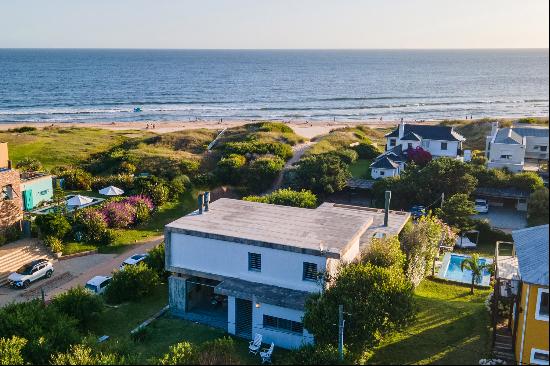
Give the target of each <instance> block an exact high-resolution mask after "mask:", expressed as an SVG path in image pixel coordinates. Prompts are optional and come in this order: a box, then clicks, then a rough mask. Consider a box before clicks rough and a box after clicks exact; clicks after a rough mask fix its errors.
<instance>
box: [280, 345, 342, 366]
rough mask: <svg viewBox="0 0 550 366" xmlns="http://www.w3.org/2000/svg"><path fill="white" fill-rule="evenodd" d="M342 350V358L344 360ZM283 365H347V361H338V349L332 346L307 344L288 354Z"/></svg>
mask: <svg viewBox="0 0 550 366" xmlns="http://www.w3.org/2000/svg"><path fill="white" fill-rule="evenodd" d="M345 355H346V353H345V350H344V358H345ZM284 364H285V365H348V364H351V363H350V362H349V361H348V362H346V361H340V356H339V355H338V348H337V347H335V346H334V345H332V344H315V345H314V344H307V345H304V346H302V347H300V348H298V349H297V350H293V351H291V352H290V355H289V356H287V357H286V359H285V362H284Z"/></svg>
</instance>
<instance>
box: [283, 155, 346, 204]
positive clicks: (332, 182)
mask: <svg viewBox="0 0 550 366" xmlns="http://www.w3.org/2000/svg"><path fill="white" fill-rule="evenodd" d="M350 177H351V173H350V172H349V166H348V165H347V164H346V163H344V162H343V161H342V159H340V158H339V157H338V156H336V155H334V154H330V153H328V154H319V155H312V156H307V157H305V158H303V159H301V160H300V161H298V163H297V168H296V169H295V170H294V171H293V172H292V176H291V177H290V182H289V183H290V186H291V188H293V189H295V190H302V189H307V190H310V191H312V192H313V193H315V194H317V195H321V196H323V195H328V194H332V193H334V192H339V191H341V190H343V189H344V188H345V187H346V184H347V181H348V179H349V178H350Z"/></svg>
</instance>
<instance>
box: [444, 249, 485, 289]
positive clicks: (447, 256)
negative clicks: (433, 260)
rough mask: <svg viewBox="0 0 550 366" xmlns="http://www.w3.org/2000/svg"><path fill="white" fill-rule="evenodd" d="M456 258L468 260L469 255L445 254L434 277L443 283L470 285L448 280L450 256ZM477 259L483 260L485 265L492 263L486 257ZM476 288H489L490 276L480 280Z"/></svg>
mask: <svg viewBox="0 0 550 366" xmlns="http://www.w3.org/2000/svg"><path fill="white" fill-rule="evenodd" d="M453 255H454V256H456V257H463V258H470V256H469V255H463V254H457V253H450V252H449V253H445V256H444V257H443V261H442V263H441V267H440V268H439V271H438V272H437V275H436V277H437V278H439V279H442V280H445V281H449V282H455V283H462V284H468V285H469V284H470V282H464V281H460V280H455V279H452V278H448V277H447V270H448V269H449V262H450V261H451V256H453ZM479 259H485V261H486V263H489V264H491V263H493V259H491V258H486V257H480V258H479ZM476 286H479V287H490V286H491V276H490V275H489V276H487V275H485V276H483V278H482V280H481V283H479V284H478V283H476Z"/></svg>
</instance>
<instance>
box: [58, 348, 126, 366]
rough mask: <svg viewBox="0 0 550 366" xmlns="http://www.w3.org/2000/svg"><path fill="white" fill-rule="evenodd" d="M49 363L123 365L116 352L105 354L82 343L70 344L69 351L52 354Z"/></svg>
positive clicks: (122, 359)
mask: <svg viewBox="0 0 550 366" xmlns="http://www.w3.org/2000/svg"><path fill="white" fill-rule="evenodd" d="M50 364H52V365H124V364H126V362H125V360H124V358H123V357H120V356H118V355H116V354H105V353H101V352H94V351H93V350H92V348H90V347H88V346H86V345H83V344H75V345H72V346H71V347H70V349H69V351H67V352H65V353H56V354H55V355H52V357H51V360H50Z"/></svg>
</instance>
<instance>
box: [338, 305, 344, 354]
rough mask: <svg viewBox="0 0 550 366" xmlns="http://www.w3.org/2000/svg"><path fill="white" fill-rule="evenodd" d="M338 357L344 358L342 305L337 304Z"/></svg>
mask: <svg viewBox="0 0 550 366" xmlns="http://www.w3.org/2000/svg"><path fill="white" fill-rule="evenodd" d="M338 357H339V358H340V361H343V360H344V305H338Z"/></svg>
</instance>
